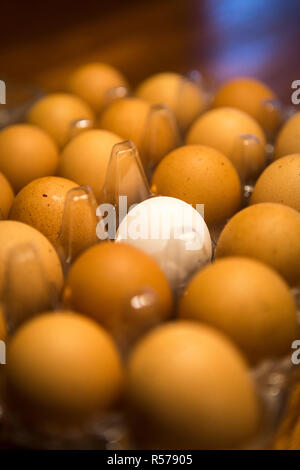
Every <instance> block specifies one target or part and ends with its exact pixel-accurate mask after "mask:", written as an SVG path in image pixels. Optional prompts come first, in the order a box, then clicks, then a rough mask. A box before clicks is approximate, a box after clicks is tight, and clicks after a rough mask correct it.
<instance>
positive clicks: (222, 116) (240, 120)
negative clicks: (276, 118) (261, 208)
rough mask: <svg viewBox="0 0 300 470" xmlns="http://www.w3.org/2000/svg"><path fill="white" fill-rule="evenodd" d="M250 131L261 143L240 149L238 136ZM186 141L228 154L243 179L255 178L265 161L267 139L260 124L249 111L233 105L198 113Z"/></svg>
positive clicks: (239, 137)
mask: <svg viewBox="0 0 300 470" xmlns="http://www.w3.org/2000/svg"><path fill="white" fill-rule="evenodd" d="M246 134H252V135H253V136H255V137H257V138H258V139H259V142H260V144H261V145H258V146H257V147H255V148H253V149H251V153H250V154H249V155H246V152H247V151H248V149H245V150H243V147H242V146H241V144H239V140H240V139H241V136H243V135H246ZM186 142H187V144H201V145H207V146H208V147H212V148H215V149H216V150H219V151H220V152H222V153H223V154H224V155H226V157H228V158H229V159H230V160H231V162H232V163H233V164H234V166H235V167H236V169H237V170H238V173H239V174H240V175H241V176H242V177H244V178H245V179H254V178H256V177H257V176H258V175H259V173H260V172H261V171H262V170H263V168H264V167H265V164H266V156H265V145H266V139H265V136H264V132H263V130H262V128H261V127H260V125H259V124H258V123H257V122H256V121H255V120H254V119H253V118H252V117H251V116H249V115H248V114H246V113H244V112H243V111H240V110H239V109H234V108H218V109H212V110H211V111H208V112H206V113H205V114H203V115H202V116H200V117H199V118H198V119H197V120H196V122H195V123H194V124H193V125H192V127H191V128H190V130H189V132H188V135H187V138H186Z"/></svg>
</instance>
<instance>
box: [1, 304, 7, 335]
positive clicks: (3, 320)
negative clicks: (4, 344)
mask: <svg viewBox="0 0 300 470" xmlns="http://www.w3.org/2000/svg"><path fill="white" fill-rule="evenodd" d="M6 333H7V332H6V321H5V318H4V312H3V308H2V307H1V306H0V341H5V338H6Z"/></svg>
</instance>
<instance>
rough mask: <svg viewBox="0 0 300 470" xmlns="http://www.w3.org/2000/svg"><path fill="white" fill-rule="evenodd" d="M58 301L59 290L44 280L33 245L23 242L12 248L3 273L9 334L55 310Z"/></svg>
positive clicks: (4, 306)
mask: <svg viewBox="0 0 300 470" xmlns="http://www.w3.org/2000/svg"><path fill="white" fill-rule="evenodd" d="M58 302H59V292H58V289H57V287H56V286H55V285H54V284H53V283H52V282H51V281H50V280H49V279H48V278H47V275H46V272H45V270H44V269H43V266H42V263H41V260H40V259H39V255H38V253H37V251H36V250H35V248H34V246H33V245H31V244H30V243H24V244H20V245H18V246H17V247H16V248H14V249H12V250H11V252H10V253H9V257H8V261H7V266H6V270H5V272H4V280H3V294H2V304H3V311H4V317H5V323H6V327H7V331H8V333H9V334H11V333H12V332H13V331H14V330H15V329H16V328H18V327H19V326H20V325H21V324H22V323H23V322H24V321H26V320H28V319H30V318H31V317H32V316H34V315H37V314H38V313H39V312H41V311H46V310H49V309H50V310H51V309H53V308H56V307H57V305H58Z"/></svg>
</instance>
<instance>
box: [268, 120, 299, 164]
mask: <svg viewBox="0 0 300 470" xmlns="http://www.w3.org/2000/svg"><path fill="white" fill-rule="evenodd" d="M293 153H300V112H298V113H296V114H294V115H293V116H292V117H290V119H288V121H287V122H286V123H285V124H284V125H283V127H282V128H281V130H280V132H279V134H278V135H277V139H276V142H275V153H274V158H275V159H277V158H280V157H284V156H286V155H291V154H293Z"/></svg>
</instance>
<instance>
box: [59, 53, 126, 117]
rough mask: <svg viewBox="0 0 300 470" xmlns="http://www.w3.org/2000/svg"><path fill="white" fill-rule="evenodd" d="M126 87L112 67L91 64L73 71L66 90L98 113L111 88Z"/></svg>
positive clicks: (118, 73)
mask: <svg viewBox="0 0 300 470" xmlns="http://www.w3.org/2000/svg"><path fill="white" fill-rule="evenodd" d="M119 86H124V87H128V84H127V81H126V79H125V77H124V76H123V75H122V74H121V73H120V72H119V71H118V70H117V69H115V68H114V67H112V66H111V65H108V64H103V63H101V62H92V63H89V64H85V65H82V66H80V67H78V68H77V69H75V70H74V72H73V73H72V74H71V75H70V77H69V79H68V82H67V90H68V91H69V92H70V93H73V94H74V95H77V96H79V97H80V98H81V99H83V100H84V101H85V102H86V103H88V104H89V105H90V107H91V108H92V109H93V110H94V111H95V112H98V111H100V109H101V108H102V106H103V105H105V104H106V96H107V93H108V91H109V90H110V89H111V88H115V87H119Z"/></svg>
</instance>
